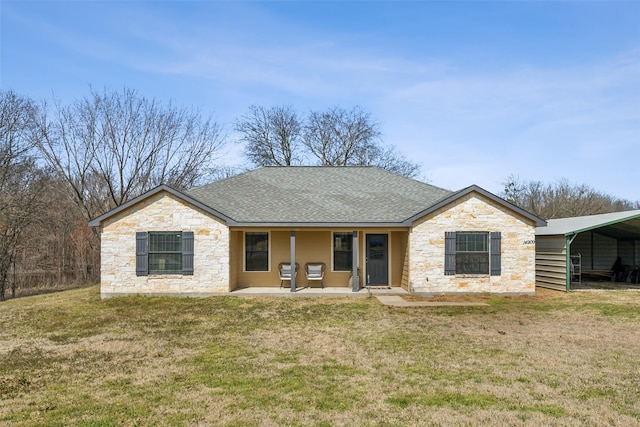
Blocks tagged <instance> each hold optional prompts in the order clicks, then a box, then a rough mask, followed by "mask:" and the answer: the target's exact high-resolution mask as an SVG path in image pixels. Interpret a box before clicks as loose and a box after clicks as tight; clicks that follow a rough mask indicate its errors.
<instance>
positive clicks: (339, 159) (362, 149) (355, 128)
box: [303, 107, 381, 166]
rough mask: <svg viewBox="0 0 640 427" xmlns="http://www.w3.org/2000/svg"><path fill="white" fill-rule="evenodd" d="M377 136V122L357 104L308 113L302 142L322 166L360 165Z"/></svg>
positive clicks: (367, 155)
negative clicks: (344, 107) (348, 107)
mask: <svg viewBox="0 0 640 427" xmlns="http://www.w3.org/2000/svg"><path fill="white" fill-rule="evenodd" d="M380 135H381V132H380V125H379V124H378V123H377V122H375V121H373V120H372V119H371V116H370V115H369V113H367V112H366V111H364V110H363V109H361V108H360V107H354V108H353V109H352V110H349V111H347V110H345V109H342V108H339V107H334V108H332V109H330V110H328V111H326V112H317V111H311V112H310V113H309V117H308V119H307V123H306V126H305V129H304V138H303V141H304V145H305V146H306V147H307V149H308V150H309V152H310V153H311V154H312V155H313V156H315V157H316V158H317V159H318V160H319V161H320V164H321V165H323V166H349V165H362V164H363V161H366V159H367V158H368V157H369V152H370V151H371V150H372V148H373V147H375V146H376V143H377V141H378V139H379V138H380Z"/></svg>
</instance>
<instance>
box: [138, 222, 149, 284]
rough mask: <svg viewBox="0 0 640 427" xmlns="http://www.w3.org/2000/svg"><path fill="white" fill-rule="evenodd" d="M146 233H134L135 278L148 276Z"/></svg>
mask: <svg viewBox="0 0 640 427" xmlns="http://www.w3.org/2000/svg"><path fill="white" fill-rule="evenodd" d="M147 253H148V249H147V233H146V232H144V231H143V232H137V233H136V276H147V275H148V274H149V266H148V257H147Z"/></svg>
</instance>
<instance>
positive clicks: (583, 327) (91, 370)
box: [0, 287, 640, 426]
mask: <svg viewBox="0 0 640 427" xmlns="http://www.w3.org/2000/svg"><path fill="white" fill-rule="evenodd" d="M481 298H482V299H483V300H484V301H486V302H487V303H489V304H490V306H489V307H437V308H397V307H387V306H383V305H382V304H380V303H379V302H378V301H377V300H376V299H375V298H331V299H327V298H301V299H297V298H262V297H255V298H243V299H240V298H233V297H215V298H206V299H172V298H144V297H130V298H114V299H109V300H100V298H99V291H98V289H97V288H96V287H94V288H87V289H80V290H73V291H68V292H64V293H60V294H51V295H43V296H37V297H30V298H25V299H20V300H13V301H8V302H5V303H2V304H0V322H2V324H3V325H4V328H3V329H2V331H1V332H0V424H6V425H18V426H32V425H97V426H99V425H145V426H146V425H148V426H151V425H154V426H155V425H193V426H199V425H203V426H204V425H229V426H237V425H245V426H270V425H271V426H279V425H294V426H296V425H298V426H304V425H314V426H316V425H327V426H329V425H389V426H391V425H394V426H396V425H407V426H412V425H433V426H438V425H509V426H512V425H563V426H564V425H569V426H572V425H575V426H579V425H580V426H582V425H593V426H600V425H624V426H633V425H640V399H639V397H640V380H639V379H638V378H639V375H638V367H637V355H638V354H640V338H639V337H640V335H639V334H638V330H637V328H638V323H639V322H638V321H639V320H640V308H639V307H640V305H639V304H638V302H640V294H637V293H635V294H634V293H630V292H623V293H615V292H605V293H575V294H563V293H557V292H551V291H542V292H540V293H539V294H538V295H536V296H535V297H521V298H497V297H489V296H483V297H481Z"/></svg>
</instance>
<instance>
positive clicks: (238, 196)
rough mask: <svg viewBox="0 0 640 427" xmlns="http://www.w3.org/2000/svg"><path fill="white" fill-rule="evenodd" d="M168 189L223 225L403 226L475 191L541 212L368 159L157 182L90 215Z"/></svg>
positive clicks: (516, 210) (537, 221)
mask: <svg viewBox="0 0 640 427" xmlns="http://www.w3.org/2000/svg"><path fill="white" fill-rule="evenodd" d="M163 191H164V192H168V193H170V194H172V195H173V196H175V197H177V198H179V199H182V200H184V201H185V202H187V203H189V204H191V205H194V206H196V207H198V208H200V209H203V210H204V211H206V212H209V213H211V214H212V215H215V216H217V217H218V218H220V219H222V220H223V221H225V222H226V223H227V225H230V226H238V225H247V226H264V227H267V226H276V227H277V226H300V227H312V226H329V225H330V226H343V227H351V226H390V227H393V226H409V225H411V224H412V223H413V222H414V221H415V220H416V219H418V218H420V217H423V216H424V215H426V214H428V213H429V212H433V211H434V210H436V209H439V208H441V207H443V206H446V205H447V204H449V203H452V202H454V201H455V200H457V199H459V198H461V197H463V196H465V195H467V194H469V193H471V192H476V193H479V194H481V195H483V196H484V197H487V198H489V199H492V200H493V201H494V202H496V203H498V204H501V205H503V206H505V207H507V208H509V209H511V210H512V211H514V213H517V214H519V215H522V216H524V217H526V218H528V219H529V220H531V221H533V222H534V223H535V224H537V225H538V226H542V225H546V223H545V222H544V221H543V220H541V219H540V218H537V217H535V216H534V215H532V214H530V213H528V212H526V211H524V210H522V209H520V208H519V207H517V206H514V205H512V204H511V203H508V202H506V201H505V200H503V199H501V198H499V197H497V196H495V195H493V194H491V193H489V192H488V191H486V190H483V189H482V188H480V187H478V186H475V185H472V186H470V187H467V188H464V189H462V190H460V191H457V192H452V191H449V190H444V189H442V188H439V187H435V186H433V185H430V184H425V183H424V182H420V181H416V180H414V179H409V178H405V177H403V176H400V175H397V174H394V173H391V172H388V171H386V170H384V169H381V168H378V167H371V166H346V167H331V166H290V167H265V168H260V169H256V170H252V171H249V172H245V173H243V174H240V175H236V176H234V177H231V178H227V179H224V180H221V181H216V182H213V183H211V184H208V185H203V186H201V187H196V188H194V189H192V190H189V191H185V192H179V191H177V190H174V189H173V188H171V187H168V186H166V185H160V186H158V187H156V188H154V189H153V190H150V191H148V192H146V193H145V194H142V195H140V196H138V197H136V198H134V199H132V200H129V201H128V202H127V203H125V204H123V205H121V206H118V207H117V208H115V209H112V210H111V211H109V212H107V213H105V214H103V215H100V216H99V217H97V218H95V219H93V220H91V221H90V222H89V225H90V226H100V224H101V223H102V221H104V220H105V219H107V218H110V217H111V216H113V215H115V214H117V213H119V212H122V211H125V210H126V209H129V207H131V206H133V205H135V204H137V203H139V202H140V201H142V200H144V199H146V198H147V197H151V196H152V195H154V194H157V193H159V192H163Z"/></svg>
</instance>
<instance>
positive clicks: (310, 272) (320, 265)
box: [304, 262, 326, 288]
mask: <svg viewBox="0 0 640 427" xmlns="http://www.w3.org/2000/svg"><path fill="white" fill-rule="evenodd" d="M325 267H326V266H325V264H324V262H308V263H306V264H305V265H304V270H305V275H306V276H307V286H309V287H311V285H310V283H311V281H313V280H315V281H319V282H320V286H321V287H322V288H324V283H323V282H322V279H323V278H324V269H325Z"/></svg>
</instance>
